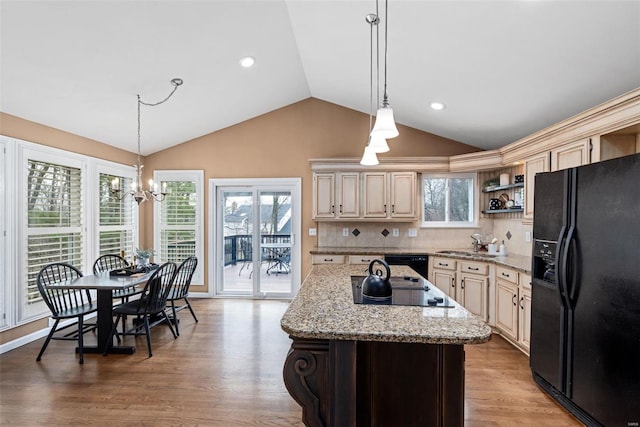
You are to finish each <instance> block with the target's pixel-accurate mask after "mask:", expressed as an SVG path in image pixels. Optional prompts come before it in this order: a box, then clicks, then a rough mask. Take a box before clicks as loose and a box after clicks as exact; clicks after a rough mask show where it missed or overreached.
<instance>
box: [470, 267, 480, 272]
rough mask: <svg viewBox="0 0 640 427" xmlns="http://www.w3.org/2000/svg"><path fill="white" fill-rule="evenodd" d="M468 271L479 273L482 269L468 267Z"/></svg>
mask: <svg viewBox="0 0 640 427" xmlns="http://www.w3.org/2000/svg"><path fill="white" fill-rule="evenodd" d="M467 270H472V271H478V270H480V269H479V268H478V267H476V268H472V267H467Z"/></svg>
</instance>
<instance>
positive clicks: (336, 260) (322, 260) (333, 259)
mask: <svg viewBox="0 0 640 427" xmlns="http://www.w3.org/2000/svg"><path fill="white" fill-rule="evenodd" d="M311 263H312V264H344V255H329V254H327V255H321V254H316V255H311Z"/></svg>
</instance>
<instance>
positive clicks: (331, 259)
mask: <svg viewBox="0 0 640 427" xmlns="http://www.w3.org/2000/svg"><path fill="white" fill-rule="evenodd" d="M324 261H325V262H331V261H333V258H325V259H324Z"/></svg>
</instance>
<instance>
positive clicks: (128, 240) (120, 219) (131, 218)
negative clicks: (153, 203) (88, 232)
mask: <svg viewBox="0 0 640 427" xmlns="http://www.w3.org/2000/svg"><path fill="white" fill-rule="evenodd" d="M113 180H118V182H119V187H120V188H130V187H131V183H132V179H131V178H126V177H122V176H116V175H111V174H107V173H100V177H99V193H100V194H99V198H100V203H99V205H100V212H99V224H98V241H99V244H98V247H99V252H100V253H99V255H106V254H121V253H122V251H124V253H125V258H127V259H129V260H131V259H133V250H134V248H133V242H134V232H135V215H134V212H135V211H134V205H133V203H134V202H133V199H132V198H131V197H124V198H122V200H118V197H116V195H114V194H112V193H111V183H112V182H113Z"/></svg>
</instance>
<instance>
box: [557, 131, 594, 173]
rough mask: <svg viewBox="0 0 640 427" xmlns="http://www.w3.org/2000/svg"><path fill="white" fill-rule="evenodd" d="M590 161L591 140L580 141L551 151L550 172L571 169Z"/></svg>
mask: <svg viewBox="0 0 640 427" xmlns="http://www.w3.org/2000/svg"><path fill="white" fill-rule="evenodd" d="M590 161H591V139H590V138H586V139H581V140H579V141H575V142H571V143H568V144H565V145H563V146H562V147H558V148H556V149H553V150H551V170H552V171H557V170H561V169H568V168H573V167H576V166H582V165H586V164H589V163H590Z"/></svg>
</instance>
